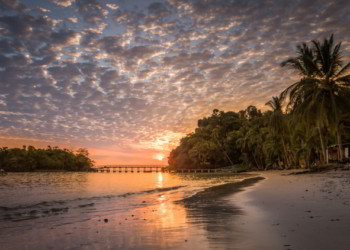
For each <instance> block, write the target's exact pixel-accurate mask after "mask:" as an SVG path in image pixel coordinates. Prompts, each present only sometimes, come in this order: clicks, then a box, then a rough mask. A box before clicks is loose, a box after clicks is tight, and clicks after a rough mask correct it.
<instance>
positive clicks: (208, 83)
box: [0, 0, 350, 163]
mask: <svg viewBox="0 0 350 250" xmlns="http://www.w3.org/2000/svg"><path fill="white" fill-rule="evenodd" d="M348 9H350V2H349V1H327V0H314V1H303V0H296V1H288V0H281V1H271V0H270V1H264V0H261V1H260V0H259V1H258V0H254V1H253V0H235V1H229V0H207V1H200V0H193V1H190V0H168V1H144V0H143V1H124V0H120V1H107V0H104V1H97V0H52V1H16V0H0V84H1V88H0V117H1V119H0V138H1V140H2V144H5V143H11V142H13V144H16V143H17V145H18V144H20V143H24V142H26V143H32V144H34V145H39V144H40V143H39V142H42V145H47V144H55V143H57V144H59V145H71V146H86V147H88V148H90V149H91V150H92V151H93V153H94V155H93V156H94V158H95V159H96V160H97V163H107V162H108V163H118V162H130V163H131V162H132V163H136V162H138V163H145V162H152V161H154V160H152V155H154V154H157V153H165V154H166V153H167V152H168V151H169V150H170V149H171V148H172V147H174V145H175V144H176V142H177V140H178V139H179V138H180V137H181V136H183V135H184V134H186V133H188V132H190V131H191V130H192V129H193V128H194V126H195V125H196V121H197V119H199V118H201V117H203V116H205V115H209V114H210V113H211V111H212V110H213V109H214V108H218V109H222V110H234V111H238V110H239V109H242V108H245V107H246V106H247V105H250V104H253V105H257V106H258V107H263V104H264V103H265V102H266V100H267V99H268V98H270V97H271V96H272V95H277V94H278V93H279V92H280V91H281V90H283V89H284V88H285V87H286V86H288V85H289V84H290V83H292V82H293V81H294V80H295V76H294V75H292V74H290V72H286V71H285V70H283V69H281V68H280V67H279V63H280V62H281V61H282V60H284V59H285V58H288V57H289V56H292V55H293V54H294V48H295V45H296V44H297V43H300V42H303V41H310V40H312V39H321V38H324V37H327V36H329V35H330V34H331V33H334V34H335V36H336V39H337V40H338V41H344V43H343V48H344V50H345V52H346V53H345V57H346V58H345V59H349V52H350V43H349V40H347V39H348V37H349V35H350V29H349V28H348V27H350V15H348V12H347V10H348Z"/></svg>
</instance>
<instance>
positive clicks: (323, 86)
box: [168, 35, 350, 170]
mask: <svg viewBox="0 0 350 250" xmlns="http://www.w3.org/2000/svg"><path fill="white" fill-rule="evenodd" d="M296 51H297V55H296V56H295V57H293V58H289V59H287V60H285V61H284V62H282V63H281V67H283V68H287V69H291V70H293V71H294V72H295V73H296V74H298V76H299V77H298V78H299V80H298V81H297V82H295V83H293V84H292V85H290V86H289V87H288V88H286V89H285V90H284V91H282V93H281V94H280V95H279V96H274V97H272V98H271V100H269V101H268V102H267V103H266V106H267V108H269V110H268V111H265V112H262V111H261V110H259V109H258V108H256V107H255V106H249V107H247V108H246V109H245V110H241V111H239V112H232V111H230V112H224V111H219V110H217V109H215V110H214V111H213V113H212V115H211V116H210V117H205V118H203V119H200V120H199V121H198V127H197V128H196V129H195V132H194V133H191V134H188V135H187V136H186V137H184V138H182V139H181V141H180V145H179V146H178V147H177V148H175V149H174V150H172V151H171V153H170V155H169V157H168V163H169V166H170V167H171V168H218V167H224V166H232V165H243V166H244V167H246V168H254V169H259V170H262V169H271V168H292V167H293V168H295V167H300V166H304V167H306V168H308V167H310V166H311V165H312V164H314V163H316V162H317V164H318V165H324V164H325V163H326V162H327V155H326V152H327V148H328V147H329V146H331V145H338V146H337V150H338V155H337V156H338V157H337V158H338V160H339V161H343V154H342V153H341V152H342V151H341V150H342V143H343V142H345V141H349V139H350V112H349V111H350V74H349V69H350V63H346V64H345V63H344V62H343V55H342V51H341V43H338V44H335V43H334V38H333V35H331V36H330V37H329V38H326V39H324V41H323V42H319V41H315V40H314V41H312V42H311V43H310V44H306V43H303V44H300V45H298V46H297V49H296Z"/></svg>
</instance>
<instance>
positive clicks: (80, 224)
mask: <svg viewBox="0 0 350 250" xmlns="http://www.w3.org/2000/svg"><path fill="white" fill-rule="evenodd" d="M246 177H247V175H233V174H232V175H228V174H224V175H222V174H169V173H137V174H136V173H10V174H8V175H7V176H3V177H1V178H0V245H1V246H2V247H4V249H82V248H86V249H118V248H119V249H140V248H142V249H154V248H156V249H161V248H163V249H169V248H172V249H176V248H183V247H191V246H192V247H195V246H196V245H197V244H200V246H201V249H209V248H223V249H224V248H225V249H227V248H229V246H232V241H233V240H234V237H233V236H234V232H233V231H232V230H233V229H232V227H233V225H232V223H231V222H230V221H234V219H232V217H234V216H237V215H238V214H239V209H238V208H236V207H234V206H232V204H231V203H230V202H226V201H225V199H223V198H220V199H219V198H216V197H215V195H214V196H212V198H210V199H207V200H206V201H205V202H202V203H201V202H198V201H196V202H190V201H189V200H188V201H187V202H185V203H184V202H177V201H181V200H183V199H184V198H188V197H192V196H193V195H194V194H196V193H198V192H200V191H203V190H205V189H208V188H210V187H213V186H220V185H223V184H225V183H231V182H237V181H239V180H242V179H244V178H246ZM215 192H216V191H215ZM232 237H233V238H232Z"/></svg>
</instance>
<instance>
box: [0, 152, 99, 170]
mask: <svg viewBox="0 0 350 250" xmlns="http://www.w3.org/2000/svg"><path fill="white" fill-rule="evenodd" d="M92 166H93V161H92V160H91V159H90V158H89V152H88V150H87V149H84V148H80V149H78V150H77V151H76V152H73V151H72V150H69V149H60V148H58V147H51V146H48V147H47V148H46V149H36V148H35V147H33V146H28V147H27V146H23V148H7V147H3V148H0V169H3V170H4V171H6V172H32V171H87V170H89V169H91V168H92Z"/></svg>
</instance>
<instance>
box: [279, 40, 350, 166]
mask: <svg viewBox="0 0 350 250" xmlns="http://www.w3.org/2000/svg"><path fill="white" fill-rule="evenodd" d="M340 47H341V43H338V44H336V45H334V42H333V35H331V36H330V38H329V39H325V40H324V41H323V43H322V44H321V43H320V42H318V41H315V40H314V41H312V47H311V48H310V47H309V46H308V45H307V44H305V43H303V44H302V45H298V46H297V53H298V56H297V57H295V58H290V59H288V60H286V61H284V62H282V64H281V66H282V67H285V66H288V67H291V68H292V69H294V70H296V71H297V72H298V73H299V74H300V75H301V76H302V78H301V79H300V80H299V81H297V82H296V83H294V84H292V85H291V86H289V87H288V88H287V89H286V90H284V91H283V92H282V96H283V98H285V97H286V96H288V97H289V104H288V106H289V107H290V108H291V110H292V113H293V114H294V115H295V117H298V118H300V117H301V118H304V119H306V120H307V122H308V124H309V125H312V124H315V125H316V127H317V129H318V131H319V136H320V144H321V150H322V156H323V161H326V145H325V142H324V138H323V137H324V133H325V131H326V132H327V131H329V132H331V133H333V134H335V135H336V140H337V143H338V149H339V159H340V160H342V153H341V133H340V125H341V115H342V113H344V111H345V110H348V109H349V107H350V102H349V100H350V98H349V97H350V89H349V87H350V74H347V73H348V69H350V63H347V64H346V65H345V66H343V65H344V63H343V61H342V52H341V50H340Z"/></svg>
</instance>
